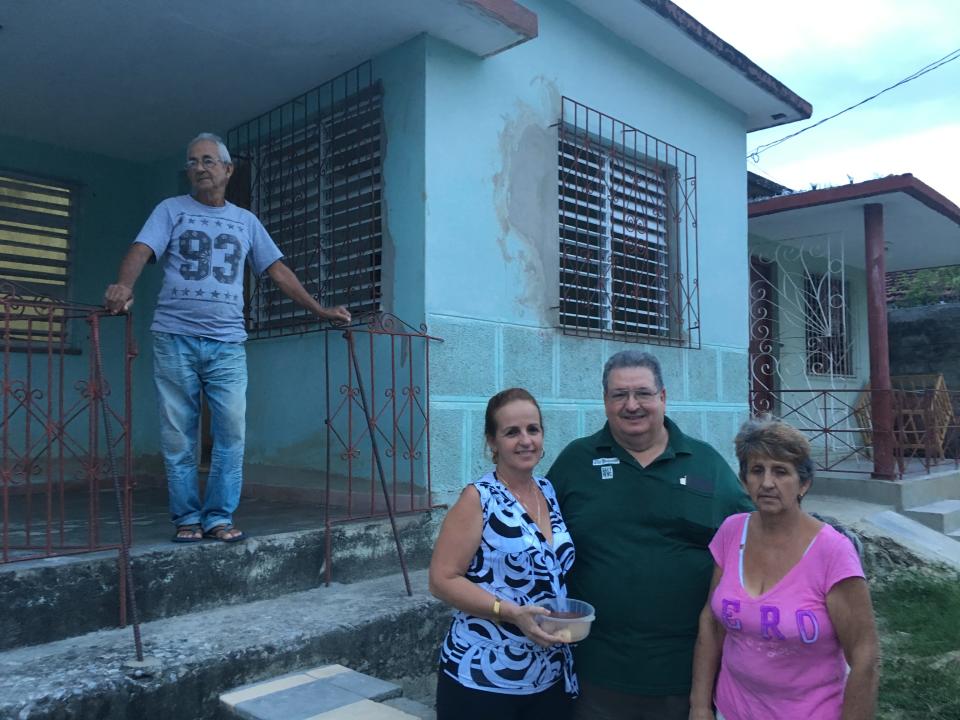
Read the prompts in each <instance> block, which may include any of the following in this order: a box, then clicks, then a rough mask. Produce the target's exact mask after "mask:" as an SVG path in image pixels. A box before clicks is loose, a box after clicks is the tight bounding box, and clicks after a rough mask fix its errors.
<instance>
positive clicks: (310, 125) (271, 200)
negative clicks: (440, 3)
mask: <svg viewBox="0 0 960 720" xmlns="http://www.w3.org/2000/svg"><path fill="white" fill-rule="evenodd" d="M381 99H382V91H381V87H380V84H379V83H375V82H372V80H371V69H370V67H369V64H367V65H363V66H361V67H360V68H357V69H355V70H353V71H351V72H350V73H347V74H346V75H343V76H340V77H339V78H336V79H334V80H332V81H330V82H329V83H326V84H325V85H322V86H320V87H319V88H316V89H314V90H312V91H310V92H309V93H307V94H305V95H303V96H301V97H299V98H296V99H294V100H292V101H290V102H289V103H286V104H284V105H282V106H280V107H279V108H276V109H274V110H272V111H271V112H269V113H266V114H265V115H263V116H261V117H259V118H256V119H254V120H252V121H250V122H249V123H247V124H245V125H243V126H240V127H239V128H236V129H234V130H232V131H231V132H230V133H229V135H228V141H227V144H228V146H229V147H230V148H231V151H232V152H233V153H234V154H235V155H236V157H235V158H234V160H235V164H236V171H235V177H234V180H233V183H231V185H233V184H235V183H236V184H239V185H242V186H244V188H249V201H248V203H247V204H248V206H249V208H250V210H251V211H252V212H253V213H254V214H255V215H257V217H259V218H260V221H261V222H262V223H263V225H264V227H265V228H266V229H267V231H268V232H269V233H270V235H271V237H272V238H273V240H274V241H275V242H276V243H277V245H278V247H279V248H280V250H281V251H282V252H283V254H284V262H286V263H287V265H288V266H289V267H290V269H291V270H293V272H294V273H295V274H296V275H297V277H298V278H299V279H300V281H301V282H302V283H303V285H304V287H305V288H306V289H307V291H308V292H309V293H311V294H312V295H313V296H314V297H315V298H317V300H318V302H319V303H320V304H321V305H325V306H333V305H346V306H347V307H349V308H350V311H351V312H352V313H353V314H354V315H358V314H364V313H368V312H375V311H378V310H380V303H381V295H382V288H381V273H382V210H381V200H382V186H383V179H382V172H381V164H382V140H381V134H382V103H381ZM247 318H248V329H249V330H250V332H251V336H252V337H269V336H275V335H286V334H292V333H301V332H308V331H310V330H316V329H319V328H320V325H319V324H318V323H317V322H316V320H315V318H313V316H312V315H311V314H310V313H308V312H307V311H306V310H304V309H303V308H301V307H300V306H299V305H296V304H295V303H294V302H293V301H292V300H290V299H288V298H287V297H286V296H285V295H284V294H283V293H282V292H281V291H280V290H279V288H277V287H276V286H275V285H274V283H273V282H272V281H271V280H270V279H269V278H268V277H263V278H259V279H257V280H256V281H255V282H254V283H251V285H250V289H249V291H248V308H247Z"/></svg>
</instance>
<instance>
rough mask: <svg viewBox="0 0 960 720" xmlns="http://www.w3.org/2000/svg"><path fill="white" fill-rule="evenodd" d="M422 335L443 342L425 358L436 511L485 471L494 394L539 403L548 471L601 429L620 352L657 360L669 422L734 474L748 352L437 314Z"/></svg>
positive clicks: (540, 469)
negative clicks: (519, 391) (516, 392)
mask: <svg viewBox="0 0 960 720" xmlns="http://www.w3.org/2000/svg"><path fill="white" fill-rule="evenodd" d="M428 326H429V328H430V331H431V333H433V334H436V335H438V336H440V337H443V338H444V340H445V342H444V343H443V345H442V346H438V347H437V348H435V351H434V352H433V354H432V355H431V367H430V373H431V382H430V401H431V403H430V412H431V422H430V429H431V476H432V479H433V489H434V494H435V499H436V500H437V501H438V502H445V503H449V502H452V501H453V500H455V499H456V497H457V496H458V494H459V492H460V490H461V489H462V488H463V487H464V485H466V484H467V483H469V482H471V481H472V480H474V479H476V478H477V477H479V476H480V475H481V474H482V473H483V472H485V471H487V470H488V469H490V467H491V461H490V457H489V454H488V453H486V452H485V446H484V441H483V413H484V409H485V407H486V402H487V400H488V399H489V397H490V396H491V395H493V394H494V393H495V392H498V391H499V390H502V389H504V388H507V387H513V386H520V387H525V388H526V389H528V390H530V391H531V392H532V393H533V395H534V396H535V397H536V398H537V401H538V402H539V403H540V405H541V409H542V410H543V414H544V423H545V425H546V437H545V443H544V448H545V455H544V459H543V461H542V462H541V463H540V465H539V467H538V472H546V471H547V469H548V468H549V467H550V464H551V463H552V462H553V460H554V459H555V458H556V456H557V455H558V454H559V452H560V451H561V450H562V449H563V447H564V446H565V445H566V444H567V443H568V442H570V441H571V440H573V439H574V438H576V437H580V436H582V435H586V434H590V433H593V432H595V431H596V430H598V429H599V428H600V427H601V426H602V425H603V423H604V421H605V416H604V412H603V401H602V389H601V375H602V370H603V364H604V363H605V362H606V360H607V358H608V357H609V356H610V355H612V354H613V353H615V352H617V351H619V350H622V349H640V350H646V351H649V352H651V353H653V354H654V355H656V356H657V357H658V359H659V360H660V362H661V365H662V369H663V379H664V385H665V386H666V388H667V414H668V415H669V416H670V417H671V418H673V419H674V420H675V421H676V422H677V423H678V424H679V425H680V427H681V428H682V429H683V430H684V432H686V433H688V434H690V435H691V436H693V437H696V438H699V439H702V440H705V441H707V442H709V443H711V444H712V445H713V446H714V447H716V448H717V450H718V451H719V452H720V453H721V454H722V455H723V456H724V457H725V458H726V459H727V461H728V462H729V463H730V464H731V466H732V467H734V468H735V467H736V460H735V456H734V451H733V438H734V436H735V435H736V432H737V430H738V428H739V426H740V424H741V423H742V422H743V421H744V420H746V418H747V417H748V414H749V413H748V407H747V353H746V350H744V351H742V352H741V351H738V350H735V349H730V348H714V347H703V348H701V349H688V348H674V347H660V346H649V345H641V344H631V343H618V342H612V341H606V340H598V339H594V338H578V337H571V336H565V335H563V334H561V333H559V332H558V331H557V330H555V329H553V328H534V327H524V326H514V325H506V324H502V323H494V322H487V321H480V320H471V319H466V318H454V317H450V316H442V315H434V316H431V317H429V318H428Z"/></svg>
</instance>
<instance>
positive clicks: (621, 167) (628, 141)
mask: <svg viewBox="0 0 960 720" xmlns="http://www.w3.org/2000/svg"><path fill="white" fill-rule="evenodd" d="M695 169H696V158H694V157H693V156H692V155H689V154H688V153H685V152H683V151H682V150H679V149H677V148H675V147H673V146H671V145H668V144H666V143H663V142H662V141H660V140H657V139H655V138H653V137H650V136H648V135H646V134H645V133H642V132H641V131H639V130H637V129H635V128H631V127H630V126H628V125H626V124H624V123H622V122H620V121H618V120H614V119H613V118H610V117H609V116H606V115H603V114H602V113H598V112H597V111H595V110H591V109H589V108H586V107H585V106H583V105H580V104H578V103H576V102H574V101H572V100H570V99H568V98H564V99H563V117H562V120H561V123H560V130H559V142H558V192H559V242H560V244H559V250H560V292H559V303H560V304H559V320H560V325H561V327H562V328H563V330H564V332H565V333H567V334H575V335H587V336H596V337H611V338H618V339H622V340H636V341H643V342H653V343H662V344H671V345H684V346H687V347H699V344H700V340H699V294H698V284H697V277H696V272H697V266H696V252H697V239H696V238H697V235H696V176H695Z"/></svg>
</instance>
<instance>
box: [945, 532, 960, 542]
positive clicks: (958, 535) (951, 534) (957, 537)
mask: <svg viewBox="0 0 960 720" xmlns="http://www.w3.org/2000/svg"><path fill="white" fill-rule="evenodd" d="M947 537H950V538H953V539H954V540H956V541H957V542H960V530H954V531H953V532H948V533H947Z"/></svg>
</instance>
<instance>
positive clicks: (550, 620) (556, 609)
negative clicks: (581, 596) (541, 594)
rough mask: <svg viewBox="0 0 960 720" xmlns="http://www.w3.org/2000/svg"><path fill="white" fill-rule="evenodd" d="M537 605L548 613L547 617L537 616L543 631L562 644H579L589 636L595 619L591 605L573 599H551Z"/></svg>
mask: <svg viewBox="0 0 960 720" xmlns="http://www.w3.org/2000/svg"><path fill="white" fill-rule="evenodd" d="M537 605H538V606H539V607H542V608H546V609H547V610H549V611H550V614H549V615H537V622H538V623H539V624H540V627H541V628H543V631H544V632H546V633H550V634H551V635H557V636H559V637H560V639H561V640H562V641H563V642H568V643H572V642H579V641H581V640H583V639H584V638H585V637H586V636H587V635H589V634H590V625H591V624H592V623H593V621H594V620H595V619H596V615H594V609H593V605H591V604H590V603H588V602H584V601H583V600H574V599H573V598H553V599H552V600H543V601H541V602H538V603H537Z"/></svg>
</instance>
